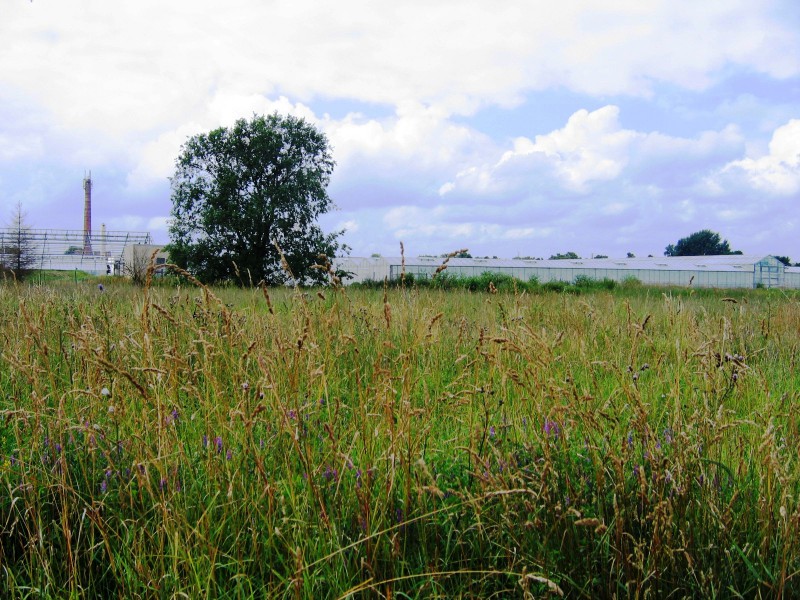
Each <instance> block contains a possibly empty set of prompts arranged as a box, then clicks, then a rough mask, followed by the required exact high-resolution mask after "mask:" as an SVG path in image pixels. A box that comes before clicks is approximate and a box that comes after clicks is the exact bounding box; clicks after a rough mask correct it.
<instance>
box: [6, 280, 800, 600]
mask: <svg viewBox="0 0 800 600" xmlns="http://www.w3.org/2000/svg"><path fill="white" fill-rule="evenodd" d="M492 287H493V286H492ZM495 290H496V288H495ZM798 360H800V299H799V298H798V297H797V296H787V295H785V294H783V293H780V292H775V291H772V290H754V291H750V292H744V291H742V292H730V291H728V292H726V293H725V294H723V293H718V292H714V291H704V292H703V293H693V292H691V291H688V290H668V291H663V290H655V289H647V288H636V289H616V290H611V291H609V290H602V289H600V290H594V291H591V292H590V293H584V294H580V295H572V294H564V293H556V292H546V291H542V292H541V293H528V292H520V291H517V292H516V293H514V292H513V291H509V292H502V291H501V292H500V293H488V292H485V291H476V292H470V291H467V290H455V291H449V292H448V291H442V290H437V289H418V288H415V287H405V288H403V287H401V288H398V289H392V290H386V291H382V290H372V289H361V290H346V291H342V290H334V289H321V290H258V289H248V290H228V289H221V290H210V289H207V288H203V287H202V286H193V285H191V284H188V283H187V284H186V285H183V286H178V287H174V288H169V287H163V288H156V287H146V288H145V289H140V288H134V287H128V286H125V285H122V284H115V283H113V282H106V283H105V287H104V288H103V289H102V290H101V289H99V288H98V287H97V286H96V285H92V284H89V283H78V284H69V283H63V284H52V285H49V286H37V285H11V284H6V285H1V286H0V486H2V490H3V491H2V494H0V594H1V595H2V596H3V597H8V598H61V597H74V598H80V597H103V598H111V597H119V598H131V597H134V598H135V597H141V598H153V597H155V598H172V597H189V598H196V597H206V598H251V597H265V598H339V597H353V598H356V597H385V598H418V597H429V598H435V597H440V598H452V597H485V598H488V597H520V598H540V597H551V596H552V597H560V596H564V597H569V598H598V597H607V598H613V597H617V598H633V597H648V596H649V597H659V598H665V597H686V596H689V597H708V598H712V597H746V598H753V597H765V598H779V597H793V596H800V575H799V574H798V573H799V572H800V535H798V533H799V532H798V524H799V523H800V465H798V461H799V460H800V455H799V454H798V448H800V443H799V441H800V440H799V439H798V437H799V436H800V423H799V422H798V414H797V410H796V407H797V403H798V399H799V397H800V369H799V368H798V364H797V362H798Z"/></svg>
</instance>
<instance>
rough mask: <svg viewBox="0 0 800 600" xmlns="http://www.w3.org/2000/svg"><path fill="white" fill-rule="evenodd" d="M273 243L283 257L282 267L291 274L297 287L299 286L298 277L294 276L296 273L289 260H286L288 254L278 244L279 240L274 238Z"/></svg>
mask: <svg viewBox="0 0 800 600" xmlns="http://www.w3.org/2000/svg"><path fill="white" fill-rule="evenodd" d="M272 244H273V245H274V246H275V249H276V250H277V251H278V255H279V256H280V257H281V269H283V271H284V272H285V273H286V274H287V275H288V276H289V278H290V279H291V280H292V281H294V285H295V287H297V279H295V277H294V273H292V268H291V267H290V266H289V261H287V260H286V255H284V253H283V250H281V247H280V246H279V245H278V240H274V241H273V242H272Z"/></svg>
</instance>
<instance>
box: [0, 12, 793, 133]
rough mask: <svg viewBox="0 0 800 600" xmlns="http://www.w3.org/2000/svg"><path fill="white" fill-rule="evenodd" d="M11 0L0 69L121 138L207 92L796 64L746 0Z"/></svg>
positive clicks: (402, 93)
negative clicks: (323, 0) (495, 0)
mask: <svg viewBox="0 0 800 600" xmlns="http://www.w3.org/2000/svg"><path fill="white" fill-rule="evenodd" d="M778 6H780V4H778ZM5 8H6V9H5V11H4V19H3V21H2V23H0V36H2V39H3V40H4V42H5V44H4V48H5V49H4V52H3V53H2V55H0V73H2V74H3V75H2V77H0V82H1V83H3V84H5V85H6V86H10V88H11V89H16V90H22V91H24V92H25V93H26V94H30V96H31V97H32V98H33V99H34V101H37V102H39V103H41V104H42V105H44V106H46V107H47V108H48V109H49V110H50V111H51V113H52V114H53V115H55V116H56V118H57V119H58V121H59V123H61V124H63V125H67V126H70V127H82V128H90V127H96V128H99V129H101V130H103V131H106V132H109V133H110V134H112V135H118V136H121V135H125V134H127V133H130V132H138V131H142V130H149V129H159V130H163V129H164V128H165V127H167V128H170V127H174V124H175V122H176V121H180V120H184V119H190V120H191V119H195V120H196V119H198V118H199V115H200V114H202V113H204V112H206V111H207V110H208V108H209V105H212V106H211V108H212V109H214V108H216V109H219V112H220V113H221V114H223V115H226V116H227V118H230V117H231V116H232V115H231V113H229V111H228V110H227V109H228V108H230V109H232V110H234V111H240V110H246V109H247V108H249V107H251V106H258V105H259V101H258V100H257V97H258V96H275V95H278V94H279V93H281V94H284V95H286V96H291V97H295V98H300V99H303V100H310V99H312V98H314V97H325V98H348V99H354V100H359V101H363V102H373V103H380V104H384V105H388V106H403V105H405V104H407V103H412V104H414V103H421V104H424V105H426V106H435V107H437V109H438V110H441V111H443V112H444V113H446V114H470V113H472V112H473V111H474V110H475V109H476V108H477V107H479V106H482V105H485V104H497V105H501V106H510V105H513V104H515V103H518V102H519V101H520V100H521V98H522V96H523V95H524V94H525V93H527V92H529V91H531V90H540V89H545V88H550V87H557V86H561V87H566V88H568V89H572V90H576V91H579V92H586V93H590V94H620V93H621V94H633V95H647V94H650V93H652V87H653V83H654V82H658V81H660V82H666V83H670V84H674V85H678V86H682V87H687V88H691V89H702V88H704V87H707V86H708V85H709V84H710V83H711V82H713V81H714V80H715V79H716V78H717V77H719V73H721V72H722V71H723V70H724V69H725V68H726V67H727V66H728V65H731V64H735V65H741V66H743V67H745V68H748V69H751V70H754V71H757V72H764V73H768V74H770V75H772V76H775V77H789V76H795V75H797V74H798V73H800V42H799V41H798V32H797V31H796V30H794V29H793V28H792V26H791V22H790V21H787V20H785V19H783V18H782V15H780V14H774V13H775V12H777V11H776V10H773V11H772V13H770V12H768V11H766V10H765V9H764V6H762V5H761V4H760V3H752V2H748V1H745V0H729V1H727V2H724V3H719V2H718V3H708V2H703V3H698V2H688V1H685V2H684V1H680V2H665V1H663V0H639V1H638V2H633V1H622V0H620V1H616V2H608V1H605V0H604V1H602V2H601V1H600V0H592V1H590V0H585V1H582V2H568V3H560V4H558V5H554V4H552V3H550V4H547V3H545V4H542V3H539V4H535V3H530V2H522V1H518V2H513V1H512V2H509V3H505V4H503V5H502V6H498V5H495V4H487V3H485V2H480V1H478V0H471V1H462V2H458V3H456V2H454V1H443V2H437V3H430V2H428V1H426V0H410V1H409V2H405V3H402V4H375V3H373V2H368V1H367V0H343V1H342V2H339V3H336V4H331V5H320V3H319V2H314V1H313V0H291V1H289V0H283V1H278V2H271V3H262V2H258V1H256V0H231V1H230V2H228V3H227V4H226V6H225V9H224V10H221V9H220V7H219V4H218V3H216V2H212V1H211V0H194V1H193V2H191V3H188V2H179V1H176V2H171V3H163V2H156V1H155V0H141V1H140V2H137V3H135V4H125V5H121V6H117V5H115V4H114V5H112V4H109V3H108V2H105V1H103V0H86V1H84V2H81V3H74V2H69V1H64V2H60V3H47V2H34V3H23V2H17V3H12V4H11V5H10V6H7V7H5ZM787 10H791V8H789V9H787ZM765 31H768V32H769V35H764V32H765ZM220 103H222V104H223V105H224V106H222V107H219V106H216V107H215V106H214V105H215V104H220ZM235 116H241V115H235ZM245 116H246V115H245Z"/></svg>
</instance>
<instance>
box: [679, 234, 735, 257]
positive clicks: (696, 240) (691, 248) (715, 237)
mask: <svg viewBox="0 0 800 600" xmlns="http://www.w3.org/2000/svg"><path fill="white" fill-rule="evenodd" d="M720 254H741V251H739V250H736V251H731V247H730V245H729V244H728V240H723V239H721V238H720V235H719V234H718V233H715V232H713V231H711V230H710V229H703V230H701V231H697V232H695V233H693V234H691V235H689V236H687V237H685V238H681V239H679V240H678V243H677V244H675V245H672V244H670V245H669V246H667V247H666V249H665V250H664V256H715V255H720Z"/></svg>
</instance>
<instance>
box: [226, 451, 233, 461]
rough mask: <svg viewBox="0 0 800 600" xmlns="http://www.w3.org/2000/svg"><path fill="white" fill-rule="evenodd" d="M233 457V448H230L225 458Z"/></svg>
mask: <svg viewBox="0 0 800 600" xmlns="http://www.w3.org/2000/svg"><path fill="white" fill-rule="evenodd" d="M231 458H233V453H232V452H231V449H230V448H228V451H227V452H226V453H225V460H230V459H231Z"/></svg>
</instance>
